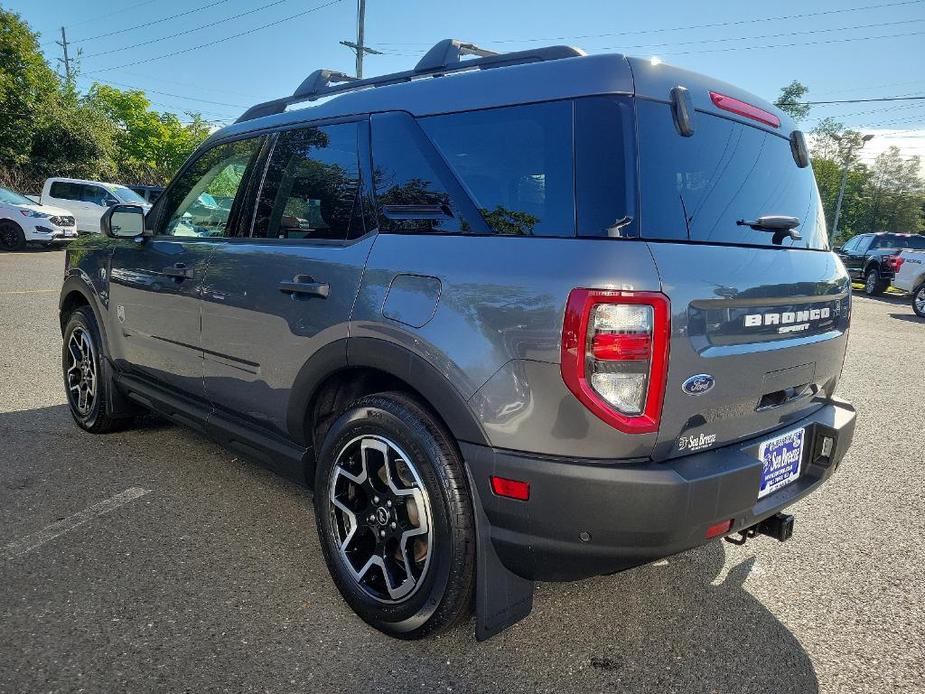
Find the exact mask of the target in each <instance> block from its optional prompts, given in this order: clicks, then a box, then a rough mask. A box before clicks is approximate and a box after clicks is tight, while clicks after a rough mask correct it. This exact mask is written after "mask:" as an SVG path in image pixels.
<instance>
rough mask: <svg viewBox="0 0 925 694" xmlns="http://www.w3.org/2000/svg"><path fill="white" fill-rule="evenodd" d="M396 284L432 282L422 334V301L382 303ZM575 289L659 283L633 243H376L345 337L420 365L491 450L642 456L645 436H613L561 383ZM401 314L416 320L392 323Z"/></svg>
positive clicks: (429, 239) (395, 239) (435, 239)
mask: <svg viewBox="0 0 925 694" xmlns="http://www.w3.org/2000/svg"><path fill="white" fill-rule="evenodd" d="M399 275H411V276H415V277H423V278H433V280H435V281H436V283H437V284H438V286H439V290H438V291H439V297H437V299H436V301H435V302H434V303H435V308H434V310H433V311H432V312H431V315H430V317H429V318H428V319H426V321H425V322H423V324H421V320H420V317H421V316H422V314H424V313H426V312H424V311H422V310H421V299H420V297H410V296H409V297H408V298H407V305H406V306H403V305H401V304H398V305H396V304H395V301H394V298H391V299H389V300H388V302H387V296H388V294H389V288H390V286H392V284H393V282H394V281H395V278H396V277H397V276H399ZM402 284H403V285H404V286H407V287H411V286H421V287H433V286H435V285H434V282H433V281H430V282H421V281H416V282H402ZM576 287H595V288H605V289H607V288H610V289H624V290H636V291H658V290H659V281H658V275H657V273H656V270H655V266H654V263H653V261H652V257H651V254H650V253H649V250H648V248H647V247H646V245H645V244H644V243H641V242H636V241H632V240H612V239H572V238H527V237H505V236H485V237H479V236H439V235H435V236H423V235H399V234H382V235H380V236H379V237H378V238H377V240H376V243H375V245H374V247H373V249H372V252H371V253H370V257H369V261H368V263H367V269H366V273H365V275H364V279H363V283H362V285H361V287H360V292H359V295H358V297H357V303H356V307H355V310H354V314H353V318H352V321H351V325H350V335H351V337H363V338H375V339H379V340H384V341H388V342H391V343H394V344H396V345H399V346H401V347H403V348H404V349H406V350H408V351H410V352H413V353H414V354H416V355H418V356H420V357H423V358H424V359H426V361H427V362H428V363H430V364H431V365H432V366H434V367H435V368H436V369H437V370H438V371H439V372H440V373H441V374H442V375H443V377H444V378H445V379H446V385H447V387H449V388H453V389H455V390H456V391H457V393H458V394H459V396H460V397H461V398H463V399H464V400H466V401H468V403H469V405H470V407H471V408H472V410H473V412H474V413H475V414H476V416H477V417H478V418H479V420H480V421H481V424H482V426H483V427H484V430H485V432H486V434H487V436H488V438H489V441H490V443H491V444H492V445H494V446H497V447H501V448H510V449H515V450H522V451H533V452H539V453H545V454H548V455H564V456H575V457H633V456H637V455H644V454H645V452H646V451H647V450H648V449H649V448H651V446H652V445H653V444H654V435H651V436H648V435H647V436H636V437H627V436H625V435H623V434H620V433H619V432H617V431H616V430H614V429H612V428H611V427H609V426H608V425H606V424H604V422H602V421H601V420H599V419H598V418H597V417H595V416H594V415H592V414H591V413H590V412H588V411H587V410H586V409H585V408H584V406H583V405H581V404H580V403H579V402H578V400H577V399H575V397H574V396H573V395H572V394H571V393H570V392H569V391H568V389H567V388H566V387H565V385H564V384H563V382H562V378H561V376H560V374H559V359H560V343H561V335H562V320H563V316H564V312H565V305H566V301H567V299H568V295H569V292H570V291H571V290H572V289H574V288H576ZM405 309H406V310H405ZM403 315H414V316H415V319H413V320H412V319H409V320H408V321H407V322H402V321H401V320H398V319H396V318H399V319H400V318H401V317H402V316H403ZM387 316H392V317H387ZM425 318H426V316H425ZM348 342H349V341H348ZM349 360H350V354H349V346H348V361H349ZM395 375H396V376H399V377H401V376H402V374H395Z"/></svg>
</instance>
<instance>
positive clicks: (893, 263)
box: [884, 255, 906, 272]
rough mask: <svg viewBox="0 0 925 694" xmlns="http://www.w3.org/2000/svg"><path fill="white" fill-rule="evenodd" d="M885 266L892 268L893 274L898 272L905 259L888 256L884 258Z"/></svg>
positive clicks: (899, 256)
mask: <svg viewBox="0 0 925 694" xmlns="http://www.w3.org/2000/svg"><path fill="white" fill-rule="evenodd" d="M884 260H885V261H886V264H887V265H889V266H890V268H892V270H893V272H899V268H901V267H902V264H903V263H904V262H906V259H905V258H903V257H902V256H901V255H888V256H886V257H885V258H884Z"/></svg>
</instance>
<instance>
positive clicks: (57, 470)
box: [0, 405, 818, 693]
mask: <svg viewBox="0 0 925 694" xmlns="http://www.w3.org/2000/svg"><path fill="white" fill-rule="evenodd" d="M0 441H2V449H3V450H2V452H3V453H4V454H10V455H12V456H15V459H13V458H8V459H7V460H6V461H5V462H4V463H3V464H2V467H0V474H2V477H3V481H4V484H3V485H0V500H2V502H3V507H4V508H3V509H2V510H0V520H2V521H3V522H2V523H0V526H3V525H5V526H6V527H5V529H4V532H3V535H8V537H6V539H7V540H10V539H14V540H15V539H16V538H17V537H19V536H21V535H23V534H25V533H28V532H34V531H35V530H37V529H39V528H41V527H42V526H44V525H45V524H47V523H48V522H51V521H53V520H55V519H56V518H57V517H59V516H65V515H69V514H71V513H74V512H75V511H78V510H80V509H82V508H84V507H86V506H89V505H90V504H92V503H96V502H98V501H100V500H101V499H102V498H105V497H107V496H109V495H110V494H111V493H114V492H118V491H121V490H123V489H125V488H127V487H130V486H143V487H144V488H145V489H150V490H152V491H151V493H150V494H149V495H148V496H146V497H145V500H146V501H145V502H137V503H135V504H134V505H132V506H128V507H126V508H125V509H123V510H122V511H120V512H118V513H115V514H113V515H112V516H107V519H106V520H105V521H103V520H101V521H98V522H97V521H94V522H91V523H88V524H87V525H86V526H81V528H80V529H77V530H75V531H74V532H73V533H72V534H70V535H69V536H68V539H67V541H66V542H65V541H55V542H51V543H49V544H48V545H46V546H44V547H43V548H42V549H41V550H39V551H36V552H34V553H32V554H29V555H28V556H26V557H23V558H20V559H16V560H15V561H11V562H9V563H8V565H5V566H0V570H2V574H0V576H3V577H5V578H4V580H5V581H7V583H6V584H5V585H6V586H7V590H8V594H7V595H6V598H5V599H4V600H0V612H3V611H4V610H7V616H8V617H9V622H8V628H7V629H6V632H7V633H6V634H5V636H6V639H8V640H9V641H8V643H7V644H6V646H5V647H4V646H3V645H2V642H3V641H4V639H2V638H0V654H2V653H3V652H4V651H5V652H6V654H7V657H8V658H9V659H10V661H9V662H14V663H15V664H16V672H17V673H18V675H17V676H16V678H15V679H16V681H17V683H18V685H19V686H20V690H25V689H28V688H29V687H30V686H31V685H35V684H36V682H35V681H34V680H33V675H34V673H38V672H44V673H45V675H46V676H47V677H48V678H49V679H48V682H57V683H58V684H60V685H62V686H64V685H66V684H67V683H68V682H70V683H71V684H73V680H72V678H73V677H74V676H75V675H74V673H75V672H80V671H86V670H87V669H90V670H92V671H93V672H95V673H96V674H95V675H94V679H93V684H94V686H95V687H96V688H98V689H102V690H106V689H110V690H112V689H116V688H125V687H128V688H129V689H131V688H133V687H135V688H136V689H137V690H141V689H149V688H151V687H154V688H155V689H161V690H167V689H193V690H196V689H197V688H198V689H222V688H223V687H229V688H231V689H232V690H237V691H245V690H248V691H250V690H259V691H264V690H266V691H296V690H307V689H310V688H312V685H316V686H317V685H321V686H322V687H323V688H324V690H326V691H367V690H369V689H371V688H373V687H375V688H376V689H379V690H383V691H406V690H408V689H416V690H420V689H421V688H422V687H423V688H425V689H426V690H428V691H438V690H439V691H447V689H452V691H463V692H468V691H503V692H512V691H624V692H625V691H631V692H633V691H639V692H643V691H645V692H652V691H681V692H693V691H697V692H732V691H743V692H744V691H747V692H764V691H767V692H775V693H783V692H800V693H807V692H810V693H812V692H816V691H818V681H817V678H816V673H815V670H814V667H813V664H812V662H811V660H810V658H809V656H808V654H807V653H806V651H805V650H804V649H803V647H802V645H801V644H800V642H799V640H798V639H797V638H796V637H795V636H794V635H793V634H792V633H791V632H790V631H789V630H788V629H787V627H786V626H785V625H784V624H783V623H781V622H780V621H779V620H778V619H777V618H776V617H775V616H774V614H772V612H771V611H770V610H769V609H768V608H766V607H765V606H764V605H763V604H762V603H761V602H760V601H759V600H758V599H757V598H756V597H755V596H754V595H752V593H751V592H749V590H748V588H747V583H748V582H751V581H755V582H756V585H758V586H761V587H762V588H764V589H765V590H763V591H762V592H763V593H764V594H767V593H771V594H772V595H774V596H775V597H777V596H778V591H773V590H771V591H769V590H767V587H768V585H771V586H773V585H774V584H773V580H774V579H773V577H772V576H769V575H767V574H766V572H765V571H763V570H760V569H756V568H755V566H754V564H755V556H754V555H751V552H750V551H749V550H750V549H751V548H752V547H754V551H755V552H757V553H758V556H759V557H760V556H761V554H762V553H763V552H766V551H767V552H772V551H777V548H776V547H775V546H774V544H772V543H771V541H770V540H763V539H758V540H757V541H754V545H749V546H748V547H746V548H732V547H729V546H727V545H725V544H724V543H722V542H713V543H711V544H709V545H707V546H705V547H702V548H699V549H696V550H692V551H690V552H686V553H684V554H681V555H678V556H676V557H672V558H670V559H669V560H668V562H667V563H665V562H662V563H659V564H650V565H646V566H642V567H639V568H636V569H633V570H630V571H626V572H623V573H620V574H616V575H612V576H601V577H596V578H592V579H588V580H585V581H580V582H575V583H543V584H539V585H538V586H537V592H536V600H535V607H534V610H533V613H532V614H531V615H530V616H529V617H528V618H527V619H525V620H523V621H522V622H520V623H519V624H516V625H514V626H513V627H512V628H510V629H508V630H507V631H505V632H503V633H501V634H499V635H498V636H496V637H494V638H492V639H490V640H488V641H486V642H483V643H478V642H476V641H475V638H474V636H473V632H474V621H473V620H469V621H468V622H466V623H464V624H462V625H460V626H459V627H457V628H455V629H453V630H451V631H450V632H448V633H445V634H442V635H440V636H438V637H435V638H431V639H427V640H424V641H418V642H406V641H399V640H396V639H392V638H389V637H386V636H384V635H382V634H380V633H379V632H377V631H375V630H373V629H371V628H369V627H367V626H366V625H365V624H364V623H363V622H362V621H361V620H360V619H359V618H358V617H356V616H355V615H354V614H353V613H352V612H351V610H350V608H349V607H348V606H347V605H346V604H345V603H344V602H343V601H342V600H341V598H340V596H339V594H338V593H337V590H336V588H335V587H334V585H333V583H332V582H331V580H330V578H329V577H328V575H327V571H326V569H325V566H324V562H323V559H322V556H321V552H320V548H319V546H318V542H317V537H316V535H315V523H314V517H313V509H312V505H311V504H312V500H311V493H310V492H309V491H308V490H306V489H305V488H303V487H300V486H298V485H296V484H294V483H292V482H289V481H288V480H286V479H284V478H282V477H279V476H277V475H274V474H272V473H269V472H267V471H266V470H265V469H264V468H262V467H261V466H260V465H258V464H253V463H250V462H247V461H245V460H243V459H240V458H238V457H236V456H235V454H232V453H230V452H228V451H226V450H225V449H222V448H220V447H218V446H216V445H215V444H212V443H211V442H209V441H208V440H207V439H205V438H203V437H201V436H199V435H198V434H195V433H194V432H192V431H190V430H188V429H185V428H183V427H178V426H174V425H171V424H169V423H165V422H164V421H163V420H160V419H157V418H154V417H145V418H143V419H141V420H140V422H139V426H138V427H137V428H135V429H133V430H131V431H127V432H122V433H118V434H114V435H110V436H91V435H89V434H85V433H83V432H81V431H79V430H78V429H77V427H76V426H75V425H74V424H73V423H72V422H71V420H70V417H69V415H68V411H67V407H66V406H64V405H57V406H52V407H45V408H39V409H34V410H27V411H19V412H9V413H3V414H0ZM74 460H79V461H80V463H79V465H75V464H74V462H73V461H74ZM75 495H76V497H78V498H75ZM727 552H728V553H729V554H730V555H732V556H735V557H736V560H735V561H734V562H730V564H731V565H730V566H728V567H727ZM759 561H760V559H759ZM781 585H786V582H781ZM779 599H780V600H781V601H785V600H786V595H783V594H781V595H780V596H779ZM74 604H81V605H84V604H86V605H92V609H91V608H85V609H81V610H78V611H75V610H74V609H73V607H72V605H74ZM39 608H40V611H41V612H42V614H43V615H45V616H44V618H43V620H41V621H36V619H35V616H34V614H35V610H37V609H39ZM138 615H144V617H143V618H142V617H140V616H138ZM64 633H70V634H72V635H74V634H77V635H79V636H77V637H76V640H73V638H67V639H65V638H63V637H62V634H64ZM119 654H122V655H119ZM0 659H2V658H0ZM171 663H172V665H171ZM165 667H166V668H167V669H165ZM11 673H12V671H11ZM29 673H32V674H29ZM126 673H130V674H126ZM3 680H4V678H3V677H2V676H0V684H2V682H3ZM43 681H44V680H43ZM322 683H323V684H322ZM65 688H67V687H65ZM0 689H3V687H2V686H0Z"/></svg>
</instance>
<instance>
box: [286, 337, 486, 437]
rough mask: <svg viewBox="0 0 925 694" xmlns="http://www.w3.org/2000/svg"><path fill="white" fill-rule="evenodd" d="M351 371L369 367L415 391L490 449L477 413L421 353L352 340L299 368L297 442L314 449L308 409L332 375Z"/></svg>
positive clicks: (293, 410)
mask: <svg viewBox="0 0 925 694" xmlns="http://www.w3.org/2000/svg"><path fill="white" fill-rule="evenodd" d="M351 368H369V369H373V370H376V371H381V372H382V373H384V374H386V375H388V376H391V377H393V378H395V379H398V380H399V381H402V382H403V383H406V384H407V385H408V386H409V387H410V388H412V389H413V390H415V391H416V392H417V393H418V394H419V395H420V396H421V397H422V398H423V399H424V402H425V404H427V405H428V406H430V407H431V408H432V409H433V410H434V412H435V413H436V414H437V415H438V416H439V417H440V418H441V419H442V420H443V422H444V423H445V424H446V426H447V427H448V428H449V430H450V433H451V434H452V435H453V436H454V437H455V438H456V439H458V440H460V441H468V442H471V443H478V444H482V445H488V439H487V437H486V435H485V432H484V430H483V429H482V427H481V425H480V424H479V422H478V420H477V418H476V416H475V414H474V413H473V412H472V409H471V408H470V407H469V405H468V404H467V403H466V401H465V399H464V398H463V396H462V395H461V394H460V393H459V391H458V390H457V389H456V388H455V387H454V386H453V384H452V383H451V382H450V381H449V379H447V378H446V376H444V375H443V374H442V373H440V372H439V371H438V370H437V369H436V368H434V367H433V366H432V365H431V364H430V363H429V362H428V361H427V360H425V359H424V358H423V357H421V356H420V355H417V354H415V353H414V352H412V351H410V350H408V349H407V348H405V347H402V346H400V345H397V344H395V343H393V342H389V341H388V340H381V339H377V338H367V337H351V338H342V339H340V340H335V341H334V342H331V343H329V344H327V345H325V346H324V347H322V348H321V349H320V350H318V351H317V352H315V353H314V354H313V355H312V356H311V357H310V358H309V359H308V361H306V362H305V364H304V365H303V366H302V368H301V369H300V371H299V373H298V375H297V376H296V379H295V382H294V384H293V394H292V397H290V399H289V407H288V409H287V416H286V424H287V429H288V430H289V434H290V436H291V437H292V439H293V440H295V441H296V442H298V443H301V444H305V445H309V446H310V445H311V444H312V441H311V438H312V433H311V431H310V430H309V423H308V416H307V413H308V411H309V407H310V406H311V404H312V403H313V402H314V399H315V396H316V395H317V394H318V392H319V389H320V388H321V386H322V385H323V384H324V382H325V381H327V380H328V379H329V378H330V377H331V376H334V375H335V374H337V373H339V372H343V371H346V370H348V369H351Z"/></svg>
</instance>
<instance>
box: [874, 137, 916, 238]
mask: <svg viewBox="0 0 925 694" xmlns="http://www.w3.org/2000/svg"><path fill="white" fill-rule="evenodd" d="M919 166H920V161H919V157H909V158H905V159H904V158H903V156H902V153H901V152H900V150H899V148H898V147H890V148H889V149H887V150H886V151H885V152H881V153H880V154H879V155H877V159H876V160H875V161H874V166H873V176H872V178H871V181H870V204H869V206H868V209H867V215H866V219H865V222H866V224H867V227H868V229H869V230H870V231H893V232H907V233H909V232H911V233H918V232H920V231H922V230H923V228H925V220H923V218H922V200H923V191H925V186H923V183H922V179H921V178H919V173H918V172H919Z"/></svg>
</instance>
